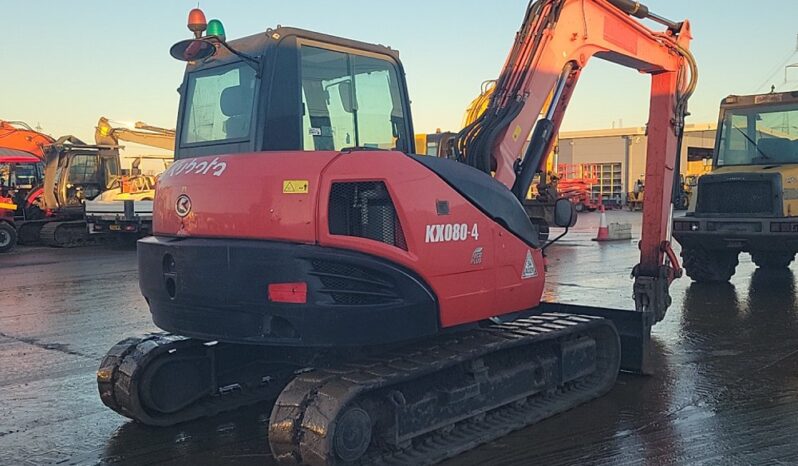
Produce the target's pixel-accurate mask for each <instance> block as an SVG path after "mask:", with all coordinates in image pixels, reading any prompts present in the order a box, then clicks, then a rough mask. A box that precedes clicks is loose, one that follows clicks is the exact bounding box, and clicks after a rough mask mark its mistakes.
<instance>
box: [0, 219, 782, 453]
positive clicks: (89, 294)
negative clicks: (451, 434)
mask: <svg viewBox="0 0 798 466" xmlns="http://www.w3.org/2000/svg"><path fill="white" fill-rule="evenodd" d="M608 215H609V217H610V221H613V220H620V221H630V222H632V223H633V225H634V231H635V239H636V238H637V237H639V229H640V214H639V213H638V214H630V213H626V212H610V213H609V214H608ZM597 222H598V214H586V215H583V216H582V217H581V218H580V222H579V224H578V225H577V228H576V229H575V230H574V231H572V232H571V233H569V235H568V236H567V237H566V238H565V239H563V240H562V241H561V242H560V243H559V244H557V245H555V246H552V247H551V248H550V249H549V275H548V277H549V278H548V285H547V291H546V297H545V298H546V299H547V300H550V301H551V300H557V301H562V302H568V303H582V304H589V305H593V306H608V307H616V308H626V309H632V308H633V304H632V300H631V289H632V281H631V280H630V279H629V273H630V271H631V267H632V266H633V265H634V264H635V263H636V260H637V247H636V241H635V240H633V241H622V242H615V243H603V244H597V243H595V242H592V241H590V237H591V236H593V235H594V234H595V228H596V224H597ZM136 280H137V270H136V259H135V250H133V249H132V248H123V247H98V248H81V249H68V250H58V249H47V248H19V249H17V250H16V251H15V252H13V253H11V254H7V255H3V256H0V465H20V464H63V465H71V464H108V463H119V464H247V465H249V464H266V465H268V464H273V461H272V458H271V455H270V454H269V448H268V443H267V439H266V431H267V423H268V406H258V407H256V408H254V409H247V410H244V411H240V412H234V413H229V414H225V415H222V416H217V417H215V418H212V419H206V420H203V421H198V422H193V423H189V424H185V425H181V426H177V427H172V428H160V429H158V428H147V427H143V426H140V425H137V424H135V423H133V422H128V421H127V420H126V419H125V418H122V417H120V416H118V415H117V414H115V413H113V412H111V411H110V410H108V409H107V408H105V407H104V406H103V405H102V403H101V402H100V399H99V396H98V395H97V390H96V384H95V381H94V377H95V371H96V369H97V366H98V364H99V361H100V359H101V358H102V357H103V355H104V354H105V352H106V351H107V350H108V348H110V347H111V346H112V345H113V344H114V343H116V342H117V341H118V340H121V339H123V338H124V337H126V336H131V335H136V334H140V333H144V332H148V331H155V330H157V329H156V328H155V327H154V326H153V324H152V323H151V321H150V316H149V312H148V310H147V307H146V303H145V302H144V300H143V298H141V296H140V294H139V291H138V285H137V281H136ZM671 294H672V296H673V305H672V306H671V309H670V311H669V312H668V315H667V316H666V318H665V320H664V321H663V322H661V323H660V324H658V325H657V326H656V327H655V328H654V332H653V333H654V340H655V345H656V349H657V353H656V354H657V355H656V360H657V363H658V367H659V370H658V373H657V374H656V375H654V376H650V377H640V376H631V375H625V374H622V375H621V376H620V377H619V380H618V383H617V384H616V386H615V388H614V389H613V390H612V391H611V392H610V393H609V394H608V395H606V396H605V397H603V398H601V399H599V400H596V401H594V402H591V403H589V404H586V405H583V406H581V407H579V408H576V409H574V410H571V411H569V412H567V413H565V414H562V415H559V416H557V417H554V418H552V419H549V420H546V421H544V422H542V423H540V424H538V425H535V426H532V427H529V428H527V429H524V430H521V431H518V432H516V433H513V434H511V435H508V436H507V437H504V438H502V439H500V440H498V441H495V442H492V443H490V444H487V445H484V446H482V447H480V448H478V449H476V450H473V451H471V452H468V453H465V454H463V455H461V456H459V457H456V458H454V459H452V460H450V461H448V462H447V463H446V464H447V465H483V464H485V465H493V464H496V465H499V464H657V465H658V464H713V465H714V464H723V465H726V464H798V303H797V302H796V300H797V298H796V286H795V276H794V274H793V272H792V271H789V270H784V271H781V272H765V271H762V270H756V268H755V267H754V265H753V264H752V263H751V261H750V258H749V257H748V255H745V254H743V255H741V257H740V266H739V267H738V269H737V274H736V275H735V276H734V278H733V279H732V282H731V284H726V285H719V286H718V285H715V286H703V285H697V284H691V282H690V281H689V279H688V278H686V277H685V278H682V279H680V280H678V281H677V282H675V283H674V285H673V286H672V287H671Z"/></svg>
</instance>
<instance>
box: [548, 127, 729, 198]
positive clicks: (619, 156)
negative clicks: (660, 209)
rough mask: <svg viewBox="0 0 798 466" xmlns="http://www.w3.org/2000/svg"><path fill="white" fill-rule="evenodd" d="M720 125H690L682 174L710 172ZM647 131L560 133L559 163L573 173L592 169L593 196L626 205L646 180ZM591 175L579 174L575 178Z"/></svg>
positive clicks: (637, 128)
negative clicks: (593, 178) (636, 187)
mask: <svg viewBox="0 0 798 466" xmlns="http://www.w3.org/2000/svg"><path fill="white" fill-rule="evenodd" d="M716 128H717V124H715V123H703V124H692V125H691V124H688V125H686V127H685V134H684V142H683V144H682V151H681V172H682V174H687V173H688V163H689V170H690V173H701V172H702V171H704V170H702V169H703V167H706V171H708V170H709V167H710V165H711V164H712V154H713V150H714V144H715V130H716ZM646 140H647V137H646V128H645V127H630V128H611V129H599V130H587V131H563V132H561V133H560V141H559V145H558V157H557V163H558V165H559V166H560V168H561V170H562V167H571V168H570V169H571V171H572V172H573V171H578V170H580V169H582V170H585V169H587V168H589V169H590V172H591V173H589V175H591V176H595V178H597V180H598V183H597V184H595V185H594V186H593V194H594V195H595V196H596V197H597V198H598V197H601V199H602V200H603V201H604V202H605V203H613V202H617V203H624V202H625V201H626V193H627V192H629V191H631V190H632V189H633V186H634V184H635V182H636V181H637V180H639V179H642V178H643V174H644V173H645V166H646ZM580 175H584V176H587V175H588V174H585V173H582V174H578V173H577V174H576V176H580Z"/></svg>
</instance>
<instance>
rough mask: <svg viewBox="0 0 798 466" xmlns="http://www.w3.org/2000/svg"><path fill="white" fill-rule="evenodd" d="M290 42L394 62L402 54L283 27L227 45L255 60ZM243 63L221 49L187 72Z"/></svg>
mask: <svg viewBox="0 0 798 466" xmlns="http://www.w3.org/2000/svg"><path fill="white" fill-rule="evenodd" d="M288 38H300V39H308V40H314V41H318V42H324V43H329V44H333V45H339V46H343V47H348V48H354V49H358V50H364V51H367V52H372V53H379V54H383V55H388V56H390V57H392V58H393V59H394V60H396V61H399V52H398V51H397V50H394V49H392V48H390V47H387V46H384V45H379V44H370V43H368V42H361V41H358V40H352V39H346V38H343V37H337V36H332V35H329V34H323V33H320V32H314V31H308V30H306V29H299V28H293V27H283V26H277V28H275V29H267V30H266V31H265V32H261V33H258V34H253V35H251V36H245V37H241V38H238V39H234V40H230V41H227V44H228V45H230V47H232V48H233V49H235V50H236V51H238V52H241V53H243V54H246V55H249V56H251V57H253V58H258V57H261V56H263V55H264V54H265V53H266V50H267V49H268V48H269V47H271V46H274V45H277V44H279V43H280V42H281V41H283V40H285V39H288ZM240 60H241V58H239V57H237V56H235V55H234V54H232V53H230V52H229V51H228V50H227V49H225V48H224V47H219V48H218V50H217V52H216V54H214V55H213V56H211V57H209V58H207V59H205V60H202V61H200V62H193V63H192V62H189V64H188V66H187V67H186V71H187V72H192V71H196V70H201V69H205V68H211V67H215V66H219V65H224V64H227V63H232V62H236V61H240Z"/></svg>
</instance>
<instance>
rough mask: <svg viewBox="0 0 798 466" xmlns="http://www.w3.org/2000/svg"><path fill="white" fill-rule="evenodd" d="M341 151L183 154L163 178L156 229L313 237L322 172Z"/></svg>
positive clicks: (294, 238) (201, 233) (224, 235)
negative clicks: (218, 154)
mask: <svg viewBox="0 0 798 466" xmlns="http://www.w3.org/2000/svg"><path fill="white" fill-rule="evenodd" d="M337 155H338V154H337V153H336V152H271V153H269V152H262V153H251V154H237V155H222V156H208V157H197V158H190V159H183V160H178V161H177V162H175V164H174V165H172V166H171V167H170V168H169V170H167V171H166V172H164V173H163V175H161V176H160V178H159V180H158V186H157V191H156V195H155V208H154V212H155V213H154V218H153V229H154V234H156V235H167V236H193V237H205V238H240V239H272V240H285V241H294V242H300V243H313V242H315V240H316V236H315V225H313V219H314V218H315V206H316V196H317V195H318V192H319V183H318V180H319V176H320V173H322V172H323V170H324V167H325V166H326V165H327V164H328V163H330V161H332V160H333V159H334V158H335V157H336V156H337ZM278 167H279V168H278ZM181 196H183V197H181ZM186 198H187V199H188V201H186ZM179 199H180V202H181V205H180V206H178V200H179ZM186 202H188V204H187V203H186ZM179 210H180V212H178V211H179Z"/></svg>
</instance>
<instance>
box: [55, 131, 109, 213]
mask: <svg viewBox="0 0 798 466" xmlns="http://www.w3.org/2000/svg"><path fill="white" fill-rule="evenodd" d="M119 183H120V168H119V151H118V150H117V148H115V147H113V146H96V145H88V144H85V143H83V142H82V141H80V140H79V139H77V138H74V137H72V136H65V137H63V138H61V139H59V140H58V141H56V142H55V144H53V145H51V146H48V147H47V148H46V150H45V186H44V206H45V208H46V209H48V210H50V211H52V212H53V213H54V214H55V216H57V217H59V218H62V219H65V218H80V217H82V215H83V203H84V202H85V201H86V200H92V199H95V198H99V197H101V196H102V195H103V193H112V194H116V191H117V190H118V188H119Z"/></svg>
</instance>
